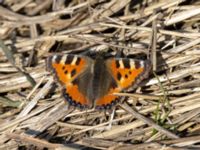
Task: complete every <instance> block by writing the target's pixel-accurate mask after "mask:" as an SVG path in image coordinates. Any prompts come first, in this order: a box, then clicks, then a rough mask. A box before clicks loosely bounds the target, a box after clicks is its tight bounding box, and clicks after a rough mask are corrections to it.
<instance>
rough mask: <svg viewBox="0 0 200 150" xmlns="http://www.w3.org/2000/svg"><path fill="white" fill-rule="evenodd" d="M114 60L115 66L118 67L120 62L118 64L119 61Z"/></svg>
mask: <svg viewBox="0 0 200 150" xmlns="http://www.w3.org/2000/svg"><path fill="white" fill-rule="evenodd" d="M115 62H116V67H117V68H119V67H120V64H119V61H118V60H117V61H115Z"/></svg>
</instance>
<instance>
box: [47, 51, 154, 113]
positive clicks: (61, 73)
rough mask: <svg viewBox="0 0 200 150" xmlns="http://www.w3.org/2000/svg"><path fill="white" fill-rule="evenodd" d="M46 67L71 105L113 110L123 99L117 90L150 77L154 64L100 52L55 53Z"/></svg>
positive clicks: (49, 58)
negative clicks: (87, 54) (98, 53)
mask: <svg viewBox="0 0 200 150" xmlns="http://www.w3.org/2000/svg"><path fill="white" fill-rule="evenodd" d="M47 69H48V70H49V71H50V72H52V73H53V74H54V75H55V77H56V79H57V80H58V82H59V83H60V85H61V86H62V93H63V96H64V98H65V99H66V101H68V103H69V104H70V105H73V106H75V107H78V108H80V109H85V108H96V109H110V108H111V107H112V106H114V105H116V103H117V102H118V100H119V98H120V97H119V96H117V95H114V93H117V92H121V91H123V90H125V89H127V88H129V87H133V88H136V87H137V86H138V84H139V83H140V82H141V81H142V80H143V79H145V78H147V77H148V74H149V72H150V70H151V63H150V61H148V60H146V61H143V60H138V59H129V58H115V57H109V58H104V57H102V56H101V55H97V56H96V57H89V56H84V55H74V54H64V55H63V54H53V55H51V56H49V57H48V58H47Z"/></svg>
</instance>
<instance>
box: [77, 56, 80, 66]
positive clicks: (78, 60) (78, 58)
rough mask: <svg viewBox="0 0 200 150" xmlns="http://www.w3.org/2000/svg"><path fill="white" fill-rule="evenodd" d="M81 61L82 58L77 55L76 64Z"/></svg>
mask: <svg viewBox="0 0 200 150" xmlns="http://www.w3.org/2000/svg"><path fill="white" fill-rule="evenodd" d="M80 62H81V58H80V57H77V60H76V65H79V64H80Z"/></svg>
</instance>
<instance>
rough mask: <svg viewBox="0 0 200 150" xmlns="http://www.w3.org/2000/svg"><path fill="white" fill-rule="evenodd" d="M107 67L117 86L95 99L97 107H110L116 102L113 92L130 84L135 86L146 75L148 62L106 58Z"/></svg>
mask: <svg viewBox="0 0 200 150" xmlns="http://www.w3.org/2000/svg"><path fill="white" fill-rule="evenodd" d="M106 64H107V68H108V70H109V71H110V74H111V75H112V76H113V78H114V80H115V81H116V83H117V87H116V88H114V89H110V91H109V92H108V94H107V95H105V96H104V97H102V98H100V99H98V100H97V101H96V105H97V107H100V108H101V106H104V107H108V108H109V107H111V106H112V105H114V104H115V103H116V100H117V99H118V98H119V96H115V95H114V93H117V92H120V91H122V90H124V89H127V88H128V87H130V86H132V87H133V88H136V87H137V86H138V84H139V83H140V82H141V81H142V80H143V79H145V78H147V77H148V74H149V72H150V69H151V67H150V62H149V61H142V60H136V59H126V58H118V59H116V58H111V59H108V60H106Z"/></svg>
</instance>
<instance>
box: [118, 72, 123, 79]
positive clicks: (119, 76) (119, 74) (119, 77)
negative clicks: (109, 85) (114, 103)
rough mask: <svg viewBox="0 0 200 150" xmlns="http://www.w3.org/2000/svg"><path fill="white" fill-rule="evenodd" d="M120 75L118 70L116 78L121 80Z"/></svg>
mask: <svg viewBox="0 0 200 150" xmlns="http://www.w3.org/2000/svg"><path fill="white" fill-rule="evenodd" d="M121 77H122V75H121V73H120V72H118V73H117V80H121Z"/></svg>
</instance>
